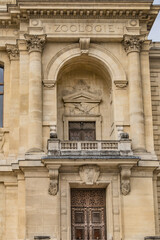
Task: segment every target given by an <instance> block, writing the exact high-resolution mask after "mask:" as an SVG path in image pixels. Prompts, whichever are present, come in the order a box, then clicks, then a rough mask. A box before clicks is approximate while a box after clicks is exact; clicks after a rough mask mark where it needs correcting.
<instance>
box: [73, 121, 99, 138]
mask: <svg viewBox="0 0 160 240" xmlns="http://www.w3.org/2000/svg"><path fill="white" fill-rule="evenodd" d="M95 125H96V124H95V122H69V140H71V141H94V140H96V129H95Z"/></svg>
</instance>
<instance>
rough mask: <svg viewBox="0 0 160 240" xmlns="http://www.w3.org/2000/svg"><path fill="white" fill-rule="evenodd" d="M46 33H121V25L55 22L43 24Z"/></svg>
mask: <svg viewBox="0 0 160 240" xmlns="http://www.w3.org/2000/svg"><path fill="white" fill-rule="evenodd" d="M45 30H46V31H45V32H46V34H52V33H54V34H56V33H57V34H58V33H61V34H63V33H72V34H74V33H78V34H85V33H86V34H88V33H90V34H97V33H99V34H107V33H110V34H122V33H123V26H122V25H121V24H112V23H88V24H85V23H73V24H72V23H64V24H62V23H59V24H58V23H56V24H47V25H46V26H45Z"/></svg>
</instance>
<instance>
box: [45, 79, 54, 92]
mask: <svg viewBox="0 0 160 240" xmlns="http://www.w3.org/2000/svg"><path fill="white" fill-rule="evenodd" d="M43 86H44V88H45V89H48V90H50V89H51V90H52V89H53V88H54V87H55V81H54V80H43Z"/></svg>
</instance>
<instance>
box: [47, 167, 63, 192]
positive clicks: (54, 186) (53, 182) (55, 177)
mask: <svg viewBox="0 0 160 240" xmlns="http://www.w3.org/2000/svg"><path fill="white" fill-rule="evenodd" d="M60 166H61V165H52V164H49V165H47V168H48V170H49V178H50V183H49V189H48V193H49V194H50V195H53V196H56V195H57V193H58V186H59V168H60Z"/></svg>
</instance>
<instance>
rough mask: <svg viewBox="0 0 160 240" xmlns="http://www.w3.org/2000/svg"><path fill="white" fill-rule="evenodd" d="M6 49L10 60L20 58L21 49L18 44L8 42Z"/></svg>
mask: <svg viewBox="0 0 160 240" xmlns="http://www.w3.org/2000/svg"><path fill="white" fill-rule="evenodd" d="M6 51H7V53H8V56H9V59H10V60H18V59H19V49H18V45H17V44H6Z"/></svg>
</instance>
